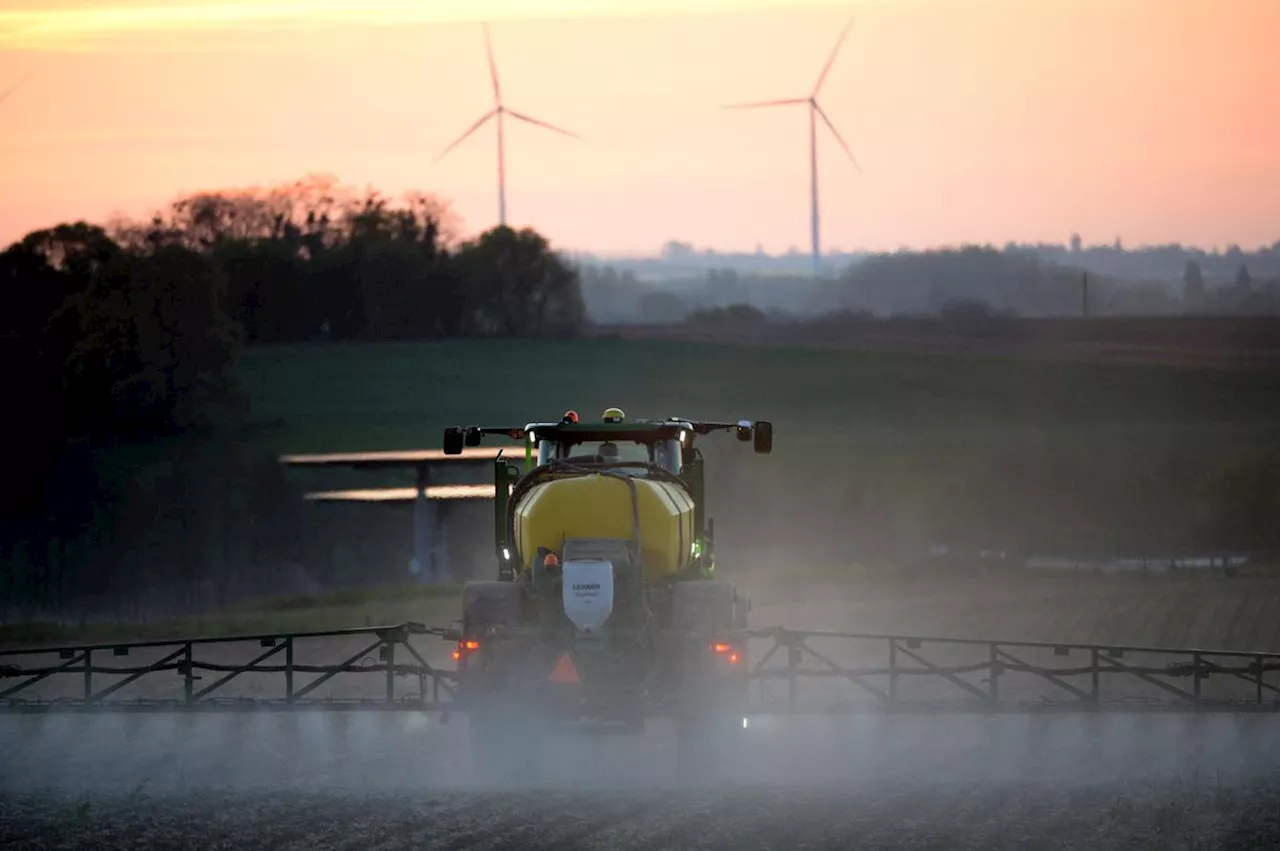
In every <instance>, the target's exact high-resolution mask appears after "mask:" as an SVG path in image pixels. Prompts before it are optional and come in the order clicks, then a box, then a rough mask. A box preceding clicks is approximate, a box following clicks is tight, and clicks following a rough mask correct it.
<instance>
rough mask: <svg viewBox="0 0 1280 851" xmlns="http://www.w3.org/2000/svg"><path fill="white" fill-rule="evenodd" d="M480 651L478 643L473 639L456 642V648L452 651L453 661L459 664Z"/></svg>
mask: <svg viewBox="0 0 1280 851" xmlns="http://www.w3.org/2000/svg"><path fill="white" fill-rule="evenodd" d="M479 649H480V642H479V641H476V640H475V639H474V638H468V639H465V640H463V641H459V642H458V647H457V649H456V650H454V651H453V661H455V662H461V661H462V660H463V659H465V658H466V657H467V656H470V655H471V654H472V653H474V652H476V651H477V650H479Z"/></svg>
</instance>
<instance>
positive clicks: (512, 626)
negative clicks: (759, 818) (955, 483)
mask: <svg viewBox="0 0 1280 851" xmlns="http://www.w3.org/2000/svg"><path fill="white" fill-rule="evenodd" d="M721 431H726V432H732V433H734V434H735V435H736V437H737V439H738V440H739V441H743V442H749V443H752V445H753V448H754V451H755V452H757V453H768V452H771V451H772V446H773V427H772V424H771V423H769V422H766V421H756V422H751V421H747V420H742V421H739V422H736V423H723V422H703V421H698V420H693V419H686V418H681V417H672V418H668V419H628V418H627V417H626V415H625V414H624V413H623V411H622V410H621V409H618V408H610V409H608V410H607V411H605V412H604V414H603V416H602V417H601V419H600V421H597V422H588V421H583V420H580V419H579V416H578V414H577V413H576V412H574V411H567V412H566V413H565V414H564V416H563V417H562V418H561V419H560V421H559V422H540V423H529V424H527V425H524V426H522V427H514V428H482V427H477V426H467V427H456V428H449V429H447V430H446V431H445V435H444V452H445V454H446V455H458V454H460V453H461V452H462V451H463V448H464V447H467V446H471V447H474V446H479V445H480V444H481V443H482V441H483V440H484V438H485V437H486V436H498V437H505V438H508V439H511V440H515V441H519V442H520V444H521V449H522V451H523V463H521V460H520V458H519V457H518V455H517V457H515V458H511V457H505V450H504V451H503V452H500V453H499V454H498V457H497V458H496V460H495V466H494V473H495V481H494V484H495V529H494V531H495V535H496V542H495V544H496V546H495V555H496V556H497V572H496V574H497V575H496V577H495V578H494V579H492V580H482V581H470V582H467V583H466V586H465V588H464V592H463V603H462V620H461V627H460V629H457V630H454V631H452V632H451V633H450V635H449V636H448V637H449V638H450V639H451V640H453V641H455V642H456V645H455V650H454V654H453V655H454V659H455V661H456V663H457V671H458V675H459V676H458V689H457V694H456V697H455V700H456V703H457V705H458V708H459V709H460V710H463V711H465V712H466V713H467V714H468V716H469V720H470V727H471V730H472V738H471V747H472V755H473V759H474V761H475V763H476V765H477V766H478V767H479V768H480V769H481V771H482V772H484V771H490V772H495V773H506V774H510V773H511V772H513V771H520V772H523V771H536V770H537V766H538V763H539V760H538V752H539V748H540V747H541V743H542V741H543V735H544V734H545V733H547V732H549V731H552V730H554V729H559V728H563V727H565V726H569V727H579V728H580V727H582V726H584V725H585V726H586V727H588V728H594V729H597V730H600V729H603V730H613V731H620V732H631V733H640V732H643V731H644V730H645V724H646V718H648V717H651V716H653V715H666V716H670V717H672V718H673V719H674V720H675V723H676V727H677V731H678V737H679V753H680V754H681V762H682V764H684V765H686V766H690V767H698V766H707V765H712V764H715V763H717V762H718V761H719V759H720V758H721V757H722V756H724V755H725V753H726V752H727V750H731V749H732V748H733V742H734V741H735V737H736V736H737V735H739V734H740V731H741V730H742V727H743V726H744V721H743V718H744V715H743V710H744V708H745V704H746V700H747V671H748V665H747V648H746V645H745V642H744V641H743V640H742V638H741V636H740V635H739V633H741V632H742V631H743V630H745V628H746V626H747V612H748V610H749V607H750V603H749V601H748V600H747V598H746V597H745V595H742V594H740V593H739V591H738V589H737V588H736V587H735V585H734V583H733V582H730V581H725V580H722V579H717V578H716V577H715V569H716V565H715V540H714V534H713V532H714V525H713V522H712V520H711V519H710V518H709V517H707V516H706V505H705V500H704V496H703V457H702V454H701V452H700V451H699V450H698V448H697V447H696V446H695V441H696V440H697V438H699V437H701V436H705V435H709V434H711V433H713V432H721Z"/></svg>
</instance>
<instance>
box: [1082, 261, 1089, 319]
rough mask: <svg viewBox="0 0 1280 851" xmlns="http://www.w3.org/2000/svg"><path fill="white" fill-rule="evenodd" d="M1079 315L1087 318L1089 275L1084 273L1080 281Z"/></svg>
mask: <svg viewBox="0 0 1280 851" xmlns="http://www.w3.org/2000/svg"><path fill="white" fill-rule="evenodd" d="M1080 313H1081V315H1082V316H1084V318H1085V319H1088V318H1089V273H1088V272H1085V273H1084V276H1083V277H1082V278H1081V279H1080Z"/></svg>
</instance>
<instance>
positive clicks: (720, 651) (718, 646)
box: [711, 641, 742, 665]
mask: <svg viewBox="0 0 1280 851" xmlns="http://www.w3.org/2000/svg"><path fill="white" fill-rule="evenodd" d="M711 652H712V653H714V654H716V655H717V656H723V657H724V658H726V659H728V660H729V664H730V665H736V664H738V660H739V659H741V658H742V657H741V656H740V655H739V651H738V648H737V647H734V646H733V645H732V644H728V643H726V642H723V641H717V642H715V643H714V644H712V645H711Z"/></svg>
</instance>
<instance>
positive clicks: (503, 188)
mask: <svg viewBox="0 0 1280 851" xmlns="http://www.w3.org/2000/svg"><path fill="white" fill-rule="evenodd" d="M484 49H485V53H487V54H488V56H489V76H490V77H491V78H492V79H493V109H491V110H489V111H488V112H486V113H485V114H484V115H483V116H481V117H480V120H479V121H477V122H476V123H475V124H472V125H471V127H470V128H468V129H467V132H465V133H463V134H462V135H461V136H459V137H458V138H457V139H456V140H455V141H454V142H453V144H451V145H450V146H449V147H447V148H445V149H444V150H443V151H441V152H440V155H439V156H438V157H436V158H435V159H434V160H432V164H433V165H434V164H435V163H437V162H439V161H440V160H442V159H444V157H445V155H446V154H448V153H449V152H450V151H452V150H453V149H454V148H456V147H458V145H461V144H462V143H463V141H464V140H466V138H467V137H468V136H470V135H471V134H472V133H474V132H476V131H477V130H479V129H480V128H481V127H483V126H484V123H485V122H486V121H488V120H489V119H490V118H496V119H497V123H498V223H499V224H500V225H502V226H503V227H505V226H506V224H507V166H506V153H505V146H504V139H503V132H502V131H503V126H502V119H503V117H504V116H507V115H509V116H511V117H512V118H515V119H517V120H519V121H524V122H526V123H528V124H533V125H535V126H537V127H543V128H546V129H547V130H554V131H555V132H557V133H562V134H564V135H565V136H572V137H573V138H575V139H581V138H582V137H581V136H580V135H578V134H577V133H573V132H571V131H569V130H565V129H564V128H561V127H556V126H555V125H554V124H548V123H547V122H545V121H540V120H539V119H537V118H532V117H530V116H528V115H525V114H524V113H521V112H516V111H515V110H514V109H509V108H508V107H506V106H504V105H503V103H502V88H501V86H499V84H498V66H497V64H496V63H494V61H493V45H492V44H490V42H489V26H488V25H487V24H485V25H484Z"/></svg>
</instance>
